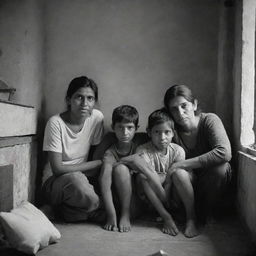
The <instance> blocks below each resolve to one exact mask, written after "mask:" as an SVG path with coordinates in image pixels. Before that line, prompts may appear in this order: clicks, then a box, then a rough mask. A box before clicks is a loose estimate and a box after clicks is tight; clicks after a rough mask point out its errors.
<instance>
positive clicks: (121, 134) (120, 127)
mask: <svg viewBox="0 0 256 256" xmlns="http://www.w3.org/2000/svg"><path fill="white" fill-rule="evenodd" d="M112 128H113V130H114V132H115V134H116V137H117V139H118V141H120V142H125V143H128V142H131V141H132V139H133V137H134V135H135V132H136V127H135V124H134V123H132V122H131V123H127V122H117V123H115V125H114V127H112Z"/></svg>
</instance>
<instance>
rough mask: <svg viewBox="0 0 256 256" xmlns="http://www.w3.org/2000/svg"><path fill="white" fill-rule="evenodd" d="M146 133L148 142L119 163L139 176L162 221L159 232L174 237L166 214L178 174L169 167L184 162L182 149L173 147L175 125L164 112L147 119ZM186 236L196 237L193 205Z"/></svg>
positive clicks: (172, 221)
mask: <svg viewBox="0 0 256 256" xmlns="http://www.w3.org/2000/svg"><path fill="white" fill-rule="evenodd" d="M147 133H148V135H149V137H150V139H151V140H150V141H149V142H148V143H146V144H143V145H141V146H139V147H138V148H137V150H136V153H137V154H135V155H132V156H128V157H125V158H123V159H122V162H123V163H125V164H127V165H128V166H130V167H131V168H134V169H135V170H136V171H138V172H139V175H138V179H139V181H140V184H141V186H142V188H143V191H144V193H145V195H146V197H147V198H148V200H149V201H150V202H151V204H152V205H153V207H154V208H155V209H156V210H157V212H158V213H159V214H160V216H161V217H162V219H163V221H164V224H163V229H162V231H163V232H164V233H167V234H170V235H177V234H178V232H179V231H178V228H177V226H176V224H175V222H174V220H173V218H172V216H171V214H170V213H169V212H168V210H167V208H168V203H169V200H170V193H171V188H172V178H173V177H172V175H173V174H174V173H175V171H177V169H173V168H171V167H172V164H173V163H174V162H178V161H181V160H184V159H185V152H184V150H183V148H182V147H180V146H179V145H177V144H174V143H172V142H171V141H172V138H173V135H174V123H173V120H172V118H171V117H170V116H169V114H168V113H167V112H166V111H165V110H164V109H160V110H156V111H154V112H153V113H151V115H150V116H149V118H148V127H147ZM186 218H187V221H186V228H185V233H184V234H185V236H187V237H193V236H195V235H197V234H198V231H197V228H196V225H195V212H194V205H191V207H190V209H186Z"/></svg>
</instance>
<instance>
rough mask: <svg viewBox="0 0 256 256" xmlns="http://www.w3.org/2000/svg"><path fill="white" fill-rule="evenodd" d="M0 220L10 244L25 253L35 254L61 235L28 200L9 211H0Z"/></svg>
mask: <svg viewBox="0 0 256 256" xmlns="http://www.w3.org/2000/svg"><path fill="white" fill-rule="evenodd" d="M0 222H1V225H2V228H3V231H4V235H5V237H6V239H7V241H8V243H9V244H10V246H11V247H12V248H14V249H16V250H19V251H22V252H25V253H27V254H36V253H37V251H38V250H39V249H43V248H45V247H47V246H48V245H49V244H51V243H56V242H57V241H58V240H59V239H60V237H61V235H60V232H59V231H58V230H57V228H56V227H55V226H54V225H53V224H52V223H51V222H50V221H49V220H48V219H47V217H46V216H45V215H44V214H43V213H42V212H41V211H40V210H39V209H37V208H36V207H35V206H34V205H32V204H31V203H29V202H24V203H22V204H21V205H20V206H19V207H17V208H15V209H13V210H12V211H11V212H0Z"/></svg>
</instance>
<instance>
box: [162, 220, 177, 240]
mask: <svg viewBox="0 0 256 256" xmlns="http://www.w3.org/2000/svg"><path fill="white" fill-rule="evenodd" d="M162 231H163V233H165V234H168V235H172V236H176V235H177V234H178V233H179V230H178V228H177V226H176V224H175V222H174V221H173V220H172V219H168V220H165V221H164V226H163V228H162Z"/></svg>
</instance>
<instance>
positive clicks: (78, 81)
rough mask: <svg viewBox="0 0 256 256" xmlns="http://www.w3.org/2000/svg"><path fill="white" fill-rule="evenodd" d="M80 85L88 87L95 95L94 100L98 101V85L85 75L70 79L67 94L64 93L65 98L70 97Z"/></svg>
mask: <svg viewBox="0 0 256 256" xmlns="http://www.w3.org/2000/svg"><path fill="white" fill-rule="evenodd" d="M82 87H90V88H91V89H92V90H93V92H94V95H95V101H98V86H97V84H96V83H95V82H94V81H93V80H92V79H90V78H88V77H87V76H79V77H76V78H74V79H73V80H71V82H70V84H69V86H68V90H67V94H66V99H67V98H71V97H72V95H73V94H74V93H75V92H76V91H77V90H79V89H80V88H82Z"/></svg>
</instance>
